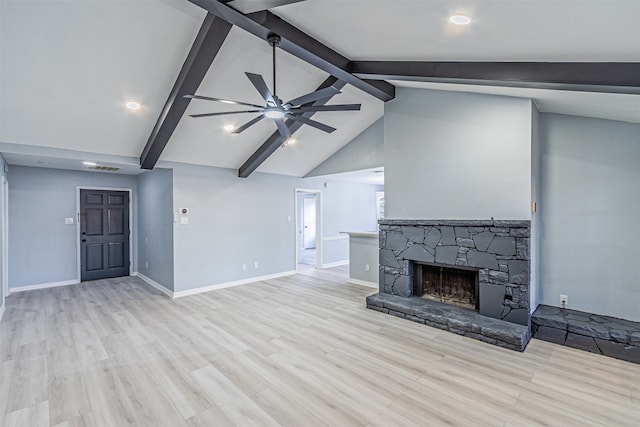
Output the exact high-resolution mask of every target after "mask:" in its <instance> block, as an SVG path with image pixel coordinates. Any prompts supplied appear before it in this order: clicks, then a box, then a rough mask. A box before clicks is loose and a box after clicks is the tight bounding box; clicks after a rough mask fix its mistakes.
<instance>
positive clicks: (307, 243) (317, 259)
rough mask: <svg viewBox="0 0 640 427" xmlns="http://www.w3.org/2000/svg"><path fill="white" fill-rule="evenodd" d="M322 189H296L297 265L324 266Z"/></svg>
mask: <svg viewBox="0 0 640 427" xmlns="http://www.w3.org/2000/svg"><path fill="white" fill-rule="evenodd" d="M321 200H322V191H321V190H307V189H296V194H295V211H296V266H298V265H299V264H303V265H309V266H312V267H315V268H322V232H321V227H322V218H321V215H322V209H321V203H322V201H321Z"/></svg>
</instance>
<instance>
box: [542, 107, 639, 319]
mask: <svg viewBox="0 0 640 427" xmlns="http://www.w3.org/2000/svg"><path fill="white" fill-rule="evenodd" d="M540 137H541V142H542V171H541V172H542V173H541V177H542V181H541V184H542V191H541V193H542V197H541V202H540V205H539V214H540V216H541V225H542V227H541V241H540V245H541V247H540V253H541V260H540V262H541V277H540V283H541V286H540V292H539V302H540V303H542V304H550V305H556V306H557V305H559V302H560V301H559V295H560V294H561V293H562V294H567V295H568V296H569V305H568V306H569V307H570V308H574V309H577V310H583V311H587V312H592V313H599V314H605V315H611V316H615V317H622V318H626V319H630V320H635V321H640V270H639V269H638V266H637V264H638V259H640V247H639V246H638V241H639V240H640V221H639V220H638V218H640V125H638V124H630V123H623V122H614V121H608V120H598V119H589V118H582V117H572V116H560V115H550V114H542V115H541V126H540Z"/></svg>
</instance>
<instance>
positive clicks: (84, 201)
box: [80, 190, 129, 281]
mask: <svg viewBox="0 0 640 427" xmlns="http://www.w3.org/2000/svg"><path fill="white" fill-rule="evenodd" d="M80 264H81V266H80V278H81V280H82V281H85V280H97V279H105V278H109V277H120V276H128V275H129V193H128V192H127V191H106V190H80Z"/></svg>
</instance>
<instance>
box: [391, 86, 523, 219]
mask: <svg viewBox="0 0 640 427" xmlns="http://www.w3.org/2000/svg"><path fill="white" fill-rule="evenodd" d="M531 108H532V103H531V100H529V99H519V98H509V97H501V96H490V95H480V94H469V93H459V92H444V91H435V90H419V89H408V88H397V92H396V98H395V99H394V100H392V101H389V102H387V103H386V104H385V115H384V135H385V137H384V155H385V202H386V206H385V209H386V217H387V218H389V219H392V218H396V219H489V218H490V217H495V218H496V219H529V218H530V207H529V206H530V202H531V198H530V195H531Z"/></svg>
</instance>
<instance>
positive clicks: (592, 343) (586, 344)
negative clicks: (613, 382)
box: [531, 305, 640, 363]
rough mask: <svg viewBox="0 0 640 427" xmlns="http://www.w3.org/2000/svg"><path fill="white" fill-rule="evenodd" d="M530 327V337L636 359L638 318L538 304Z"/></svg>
mask: <svg viewBox="0 0 640 427" xmlns="http://www.w3.org/2000/svg"><path fill="white" fill-rule="evenodd" d="M531 329H532V330H533V338H537V339H540V340H543V341H549V342H553V343H556V344H561V345H566V346H567V347H573V348H578V349H580V350H586V351H589V352H591V353H598V354H604V355H605V356H609V357H614V358H616V359H621V360H626V361H627V362H633V363H640V322H633V321H630V320H624V319H618V318H615V317H609V316H601V315H599V314H591V313H585V312H583V311H577V310H570V309H568V308H560V307H553V306H550V305H539V306H538V308H537V309H536V311H534V312H533V315H532V316H531Z"/></svg>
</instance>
